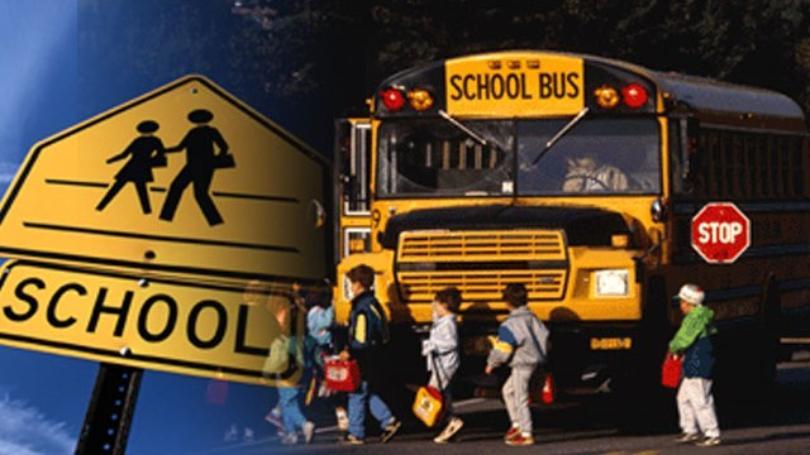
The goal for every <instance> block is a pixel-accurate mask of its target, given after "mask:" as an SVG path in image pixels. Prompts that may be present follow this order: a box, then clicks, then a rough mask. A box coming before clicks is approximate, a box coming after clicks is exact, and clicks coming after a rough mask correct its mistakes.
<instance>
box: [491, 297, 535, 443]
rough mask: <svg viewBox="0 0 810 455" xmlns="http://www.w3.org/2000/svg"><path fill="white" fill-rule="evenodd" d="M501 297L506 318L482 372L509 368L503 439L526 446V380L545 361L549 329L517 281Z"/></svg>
mask: <svg viewBox="0 0 810 455" xmlns="http://www.w3.org/2000/svg"><path fill="white" fill-rule="evenodd" d="M503 299H504V300H505V301H506V307H507V308H508V309H509V317H507V318H506V320H505V321H503V323H501V325H500V327H499V328H498V339H497V340H496V342H495V345H494V346H493V348H492V350H491V351H490V353H489V357H488V358H487V366H486V369H485V373H486V374H491V373H492V371H493V370H494V369H495V368H498V367H500V366H502V365H505V364H507V363H508V364H509V366H510V367H511V368H512V371H511V373H510V375H509V378H508V379H507V380H506V383H505V384H504V385H503V388H502V393H503V401H504V403H505V405H506V411H507V413H508V414H509V420H510V421H511V426H510V428H509V430H508V431H507V433H506V436H505V437H504V442H506V444H507V445H510V446H528V445H532V444H534V436H533V434H532V431H533V429H532V414H531V411H530V410H529V382H530V380H531V378H532V375H533V374H534V371H535V370H536V369H537V367H538V366H540V365H541V364H543V363H545V361H546V358H547V355H548V354H547V353H548V336H549V332H548V329H546V326H545V325H544V324H543V323H542V322H541V321H540V320H539V319H538V318H537V316H535V315H534V314H533V313H532V312H531V311H530V310H529V309H528V308H527V307H526V303H527V302H528V292H527V290H526V286H524V285H523V284H518V283H512V284H509V285H507V286H506V289H504V291H503Z"/></svg>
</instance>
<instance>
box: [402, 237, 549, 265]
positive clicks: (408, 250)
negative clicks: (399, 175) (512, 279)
mask: <svg viewBox="0 0 810 455" xmlns="http://www.w3.org/2000/svg"><path fill="white" fill-rule="evenodd" d="M564 246H565V245H564V241H563V234H562V231H540V230H522V231H458V232H452V231H451V232H436V233H433V232H424V231H421V232H420V231H415V232H403V233H402V234H401V235H400V239H399V251H398V252H397V260H398V261H399V262H421V261H425V260H427V261H434V260H440V261H443V262H481V261H492V260H497V261H564V260H565V248H564Z"/></svg>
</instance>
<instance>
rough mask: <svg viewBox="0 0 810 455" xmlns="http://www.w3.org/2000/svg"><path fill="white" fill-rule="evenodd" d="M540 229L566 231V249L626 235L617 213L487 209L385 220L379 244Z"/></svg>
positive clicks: (590, 209) (542, 208)
mask: <svg viewBox="0 0 810 455" xmlns="http://www.w3.org/2000/svg"><path fill="white" fill-rule="evenodd" d="M520 228H542V229H561V230H563V231H565V235H566V237H567V240H568V245H569V246H610V244H611V236H612V235H614V234H629V233H630V230H629V228H628V227H627V224H626V223H625V221H624V218H623V217H622V216H621V215H620V214H619V213H617V212H611V211H608V210H604V209H599V208H595V207H573V206H516V205H486V206H468V207H452V208H439V209H426V210H414V211H412V212H408V213H403V214H400V215H395V216H393V217H391V218H390V219H389V220H388V224H387V226H386V228H385V232H384V233H383V235H382V236H381V238H380V240H381V243H382V245H383V247H385V248H387V249H392V250H393V249H396V246H397V241H398V239H399V234H400V233H402V232H405V231H414V230H435V229H447V230H462V229H463V230H496V229H505V230H508V229H520Z"/></svg>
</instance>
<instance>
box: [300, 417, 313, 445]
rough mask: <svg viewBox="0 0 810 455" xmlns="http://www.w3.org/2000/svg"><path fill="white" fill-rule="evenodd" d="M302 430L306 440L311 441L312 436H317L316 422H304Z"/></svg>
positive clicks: (306, 441)
mask: <svg viewBox="0 0 810 455" xmlns="http://www.w3.org/2000/svg"><path fill="white" fill-rule="evenodd" d="M301 432H302V433H304V442H305V443H307V444H309V443H311V442H312V438H313V437H315V424H314V423H312V422H309V421H307V422H304V424H303V425H302V426H301Z"/></svg>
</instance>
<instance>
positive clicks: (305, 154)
mask: <svg viewBox="0 0 810 455" xmlns="http://www.w3.org/2000/svg"><path fill="white" fill-rule="evenodd" d="M327 169H328V167H327V165H326V164H325V162H324V161H322V160H321V159H320V158H319V157H318V156H317V155H316V153H315V152H314V151H312V150H311V149H310V148H308V147H307V146H306V145H304V144H303V143H302V142H300V141H299V140H297V139H296V138H294V137H292V136H291V135H290V134H289V133H287V132H285V131H284V130H282V129H281V128H279V127H278V126H277V125H275V124H274V123H272V122H271V121H270V120H268V119H266V118H265V117H263V116H262V115H260V114H258V113H257V112H255V111H254V110H252V109H251V108H250V107H249V106H247V105H246V104H244V103H242V102H240V101H239V100H237V99H236V98H235V97H234V96H232V95H230V94H228V93H227V92H225V90H223V89H222V88H220V87H218V86H216V85H215V84H214V83H212V82H211V81H209V80H207V79H205V78H202V77H199V76H191V77H186V78H183V79H180V80H178V81H176V82H173V83H170V84H168V85H166V86H164V87H162V88H159V89H157V90H155V91H154V92H151V93H149V94H147V95H145V96H143V97H141V98H138V99H135V100H133V101H131V102H128V103H126V104H124V105H122V106H120V107H117V108H115V109H112V110H111V111H109V112H105V113H103V114H101V115H99V116H98V117H96V118H93V119H91V120H88V121H86V122H84V123H82V124H80V125H77V126H75V127H73V128H70V129H68V130H67V131H64V132H61V133H59V134H57V135H55V136H53V137H50V138H48V139H45V140H44V141H42V142H40V143H38V144H36V145H35V146H34V147H33V148H32V150H31V151H30V152H29V154H28V157H27V159H26V160H25V162H24V163H23V165H22V166H21V168H20V171H19V173H18V175H17V177H16V178H15V180H14V181H13V183H12V184H11V186H10V188H9V190H8V192H7V194H6V197H5V198H4V200H3V202H2V205H0V253H5V254H6V255H9V256H13V257H25V258H40V259H48V260H58V261H70V262H77V263H81V264H93V265H96V266H104V267H109V266H115V267H133V268H137V269H139V270H155V271H162V272H165V273H171V274H194V275H206V276H208V275H212V276H217V277H236V278H250V277H264V278H268V277H269V278H277V277H282V278H293V279H299V280H301V279H303V280H317V279H320V278H322V277H323V276H325V274H326V263H325V260H324V258H325V257H326V255H325V251H324V248H325V240H326V235H327V233H326V232H325V229H324V228H323V226H322V224H323V219H322V218H323V216H324V214H323V213H324V212H323V204H324V196H323V195H324V190H325V189H326V179H327V176H328V170H327Z"/></svg>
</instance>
